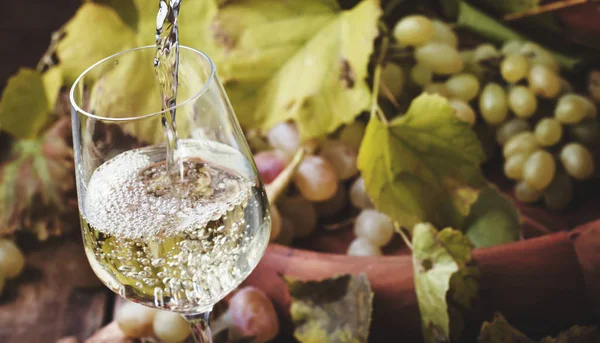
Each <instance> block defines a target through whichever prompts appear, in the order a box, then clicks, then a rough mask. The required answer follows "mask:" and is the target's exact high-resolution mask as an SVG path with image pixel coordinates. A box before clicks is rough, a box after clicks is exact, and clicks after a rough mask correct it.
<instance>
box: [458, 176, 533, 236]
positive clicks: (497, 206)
mask: <svg viewBox="0 0 600 343" xmlns="http://www.w3.org/2000/svg"><path fill="white" fill-rule="evenodd" d="M465 227H466V231H465V233H466V235H467V237H469V239H470V240H471V242H473V244H474V245H475V247H476V248H484V247H490V246H495V245H500V244H506V243H510V242H516V241H518V240H519V238H520V233H521V220H520V216H519V211H518V210H517V208H516V207H515V205H514V203H513V202H512V200H510V199H509V198H507V197H506V196H504V195H502V194H500V193H499V192H498V190H496V189H495V188H492V187H489V188H485V189H483V190H482V191H481V193H480V194H479V198H478V199H477V202H475V204H473V207H471V213H470V214H469V217H467V220H466V223H465Z"/></svg>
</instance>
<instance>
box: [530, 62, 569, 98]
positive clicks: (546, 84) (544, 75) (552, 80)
mask: <svg viewBox="0 0 600 343" xmlns="http://www.w3.org/2000/svg"><path fill="white" fill-rule="evenodd" d="M527 80H528V82H529V88H531V90H533V92H534V93H535V94H536V95H539V96H541V97H544V98H546V99H553V98H555V97H556V96H557V95H558V94H559V93H560V87H561V84H560V77H559V76H558V74H557V73H556V72H555V71H553V70H552V69H549V68H547V67H545V66H543V65H534V66H533V67H531V69H529V75H528V77H527Z"/></svg>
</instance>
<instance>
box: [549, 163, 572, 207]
mask: <svg viewBox="0 0 600 343" xmlns="http://www.w3.org/2000/svg"><path fill="white" fill-rule="evenodd" d="M572 199H573V180H571V178H570V177H569V175H567V174H566V173H565V172H563V171H557V172H556V175H555V176H554V180H552V182H550V184H549V185H548V187H547V188H546V190H544V204H545V205H546V207H548V208H549V209H551V210H562V209H564V208H566V207H567V205H569V203H570V202H571V200H572Z"/></svg>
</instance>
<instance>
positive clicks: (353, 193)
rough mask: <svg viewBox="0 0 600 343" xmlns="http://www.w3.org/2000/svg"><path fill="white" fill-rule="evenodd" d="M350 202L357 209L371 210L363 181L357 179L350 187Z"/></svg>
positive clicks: (371, 205) (371, 206)
mask: <svg viewBox="0 0 600 343" xmlns="http://www.w3.org/2000/svg"><path fill="white" fill-rule="evenodd" d="M350 202H351V203H352V206H354V207H356V208H358V209H365V208H373V203H372V202H371V199H369V196H368V195H367V192H366V190H365V179H363V178H362V177H359V178H358V179H356V181H354V183H353V184H352V186H351V187H350Z"/></svg>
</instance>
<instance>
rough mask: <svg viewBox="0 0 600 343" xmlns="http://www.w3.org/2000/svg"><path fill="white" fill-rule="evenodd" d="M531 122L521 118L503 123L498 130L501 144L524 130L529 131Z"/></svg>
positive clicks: (498, 140)
mask: <svg viewBox="0 0 600 343" xmlns="http://www.w3.org/2000/svg"><path fill="white" fill-rule="evenodd" d="M529 130H530V127H529V123H528V122H527V121H525V120H523V119H520V118H514V119H511V120H509V121H507V122H505V123H504V124H502V125H501V126H500V127H499V128H498V131H496V141H497V142H498V144H500V145H504V144H506V142H508V140H509V139H510V138H511V137H513V136H515V135H517V134H519V133H521V132H524V131H529Z"/></svg>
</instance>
